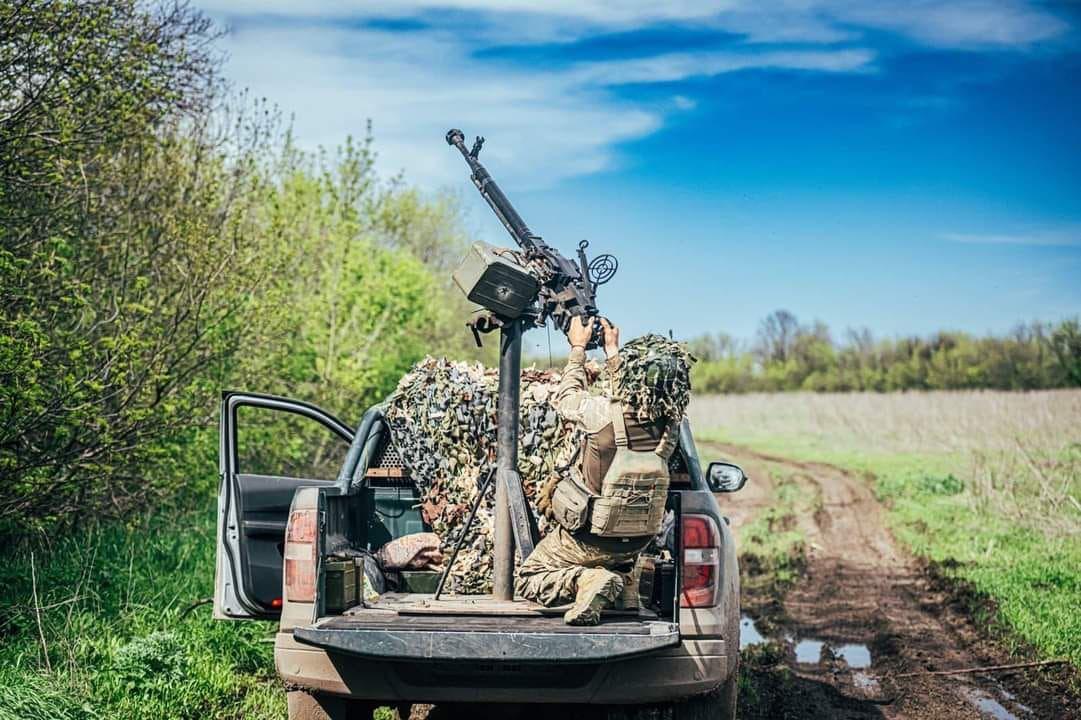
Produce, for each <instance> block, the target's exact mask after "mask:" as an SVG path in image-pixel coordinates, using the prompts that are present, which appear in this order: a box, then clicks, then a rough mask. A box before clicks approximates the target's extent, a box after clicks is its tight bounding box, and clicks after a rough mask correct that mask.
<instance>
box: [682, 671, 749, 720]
mask: <svg viewBox="0 0 1081 720" xmlns="http://www.w3.org/2000/svg"><path fill="white" fill-rule="evenodd" d="M738 694H739V662H738V661H737V662H736V666H735V667H734V668H733V669H732V672H731V673H729V675H728V679H727V680H725V682H724V685H721V686H720V687H719V688H717V689H716V690H713V691H711V692H708V693H706V694H704V695H696V696H695V697H692V698H689V699H687V700H686V701H684V702H681V703H673V704H672V706H671V707H672V720H736V698H737V695H738Z"/></svg>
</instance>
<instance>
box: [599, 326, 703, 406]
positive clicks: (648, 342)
mask: <svg viewBox="0 0 1081 720" xmlns="http://www.w3.org/2000/svg"><path fill="white" fill-rule="evenodd" d="M695 362H696V359H695V357H694V356H693V355H691V354H690V353H689V352H688V351H687V348H686V347H685V346H684V345H683V344H682V343H678V342H676V341H674V340H669V339H668V338H666V337H663V336H661V335H654V334H650V335H643V336H642V337H638V338H635V339H633V340H631V341H630V342H628V343H626V344H625V345H624V346H623V347H622V348H620V350H619V368H618V370H617V371H616V373H615V378H614V380H615V395H616V397H617V398H618V399H619V400H622V401H623V402H625V403H627V405H629V407H628V408H627V409H628V410H629V411H630V412H632V413H634V414H635V416H636V417H637V418H638V419H639V420H644V421H653V420H660V419H662V418H667V419H669V420H678V419H680V418H682V417H683V412H684V410H686V409H687V403H689V402H690V399H691V365H693V364H694V363H695Z"/></svg>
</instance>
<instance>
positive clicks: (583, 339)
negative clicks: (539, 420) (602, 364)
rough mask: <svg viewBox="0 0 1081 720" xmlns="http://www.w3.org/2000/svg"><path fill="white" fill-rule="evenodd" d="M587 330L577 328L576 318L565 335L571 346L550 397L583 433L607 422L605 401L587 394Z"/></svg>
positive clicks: (597, 428)
mask: <svg viewBox="0 0 1081 720" xmlns="http://www.w3.org/2000/svg"><path fill="white" fill-rule="evenodd" d="M590 332H591V329H590V328H589V327H587V326H585V325H584V324H581V325H579V323H578V321H577V318H575V321H573V322H572V325H571V328H570V329H569V331H568V332H567V339H568V340H569V341H570V344H571V352H570V356H569V357H568V358H567V366H566V367H565V368H563V377H562V378H560V381H559V387H557V388H556V394H555V397H554V398H553V404H554V405H555V407H556V411H557V412H558V413H559V414H560V415H562V416H563V417H564V418H566V419H568V420H570V421H572V422H574V423H575V424H576V425H577V426H578V427H579V428H581V429H583V430H585V431H586V432H587V433H595V432H598V431H599V430H601V428H603V427H604V426H605V425H606V424H607V423H608V400H607V399H605V398H599V397H593V396H592V395H590V394H589V389H588V388H589V378H588V376H587V375H586V349H585V346H586V343H587V342H589V335H590Z"/></svg>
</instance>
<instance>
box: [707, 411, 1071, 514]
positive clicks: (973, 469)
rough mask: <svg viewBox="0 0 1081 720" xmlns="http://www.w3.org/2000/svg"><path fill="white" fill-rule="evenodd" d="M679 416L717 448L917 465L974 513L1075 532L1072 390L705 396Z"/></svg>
mask: <svg viewBox="0 0 1081 720" xmlns="http://www.w3.org/2000/svg"><path fill="white" fill-rule="evenodd" d="M689 413H690V417H691V421H692V423H693V424H694V426H695V427H696V428H698V429H699V431H702V430H705V431H707V432H708V433H709V434H710V435H712V436H714V437H717V438H718V439H721V440H724V439H728V440H729V441H731V442H737V443H748V444H757V445H762V444H772V445H776V446H779V447H781V448H783V449H786V450H788V451H790V452H791V451H792V450H793V449H796V450H798V451H799V452H800V453H801V454H802V455H804V456H808V455H809V456H815V457H820V458H821V459H830V458H834V459H835V458H837V457H838V456H844V457H845V458H846V459H849V460H857V461H858V460H860V459H863V460H874V459H884V458H888V457H893V458H896V457H898V456H918V457H920V458H923V459H925V460H927V461H930V463H931V467H932V468H933V469H947V470H948V472H951V473H953V474H955V475H956V476H957V477H958V478H959V479H960V480H961V481H962V483H963V484H964V487H965V490H966V498H967V499H968V500H969V501H970V502H972V503H973V504H975V505H979V506H981V509H982V510H985V511H988V512H994V513H998V514H1002V515H1006V516H1008V517H1010V518H1012V519H1014V520H1017V521H1019V522H1022V523H1024V524H1025V525H1027V526H1030V527H1033V528H1037V529H1040V530H1041V531H1044V532H1048V533H1051V534H1055V535H1070V534H1073V533H1077V532H1081V501H1079V498H1081V390H1048V391H1039V392H1029V393H1011V392H995V391H964V392H926V393H896V394H879V393H835V394H815V393H788V394H755V395H710V396H704V397H698V398H695V400H694V402H692V404H691V407H690V410H689Z"/></svg>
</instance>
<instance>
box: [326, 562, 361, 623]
mask: <svg viewBox="0 0 1081 720" xmlns="http://www.w3.org/2000/svg"><path fill="white" fill-rule="evenodd" d="M324 587H325V593H324V594H325V597H326V603H325V605H326V609H327V612H342V611H344V610H348V609H349V608H351V607H353V606H354V605H356V604H357V570H356V564H355V563H354V562H353V561H352V560H331V561H328V562H327V564H326V583H325V586H324Z"/></svg>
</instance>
